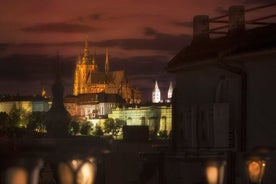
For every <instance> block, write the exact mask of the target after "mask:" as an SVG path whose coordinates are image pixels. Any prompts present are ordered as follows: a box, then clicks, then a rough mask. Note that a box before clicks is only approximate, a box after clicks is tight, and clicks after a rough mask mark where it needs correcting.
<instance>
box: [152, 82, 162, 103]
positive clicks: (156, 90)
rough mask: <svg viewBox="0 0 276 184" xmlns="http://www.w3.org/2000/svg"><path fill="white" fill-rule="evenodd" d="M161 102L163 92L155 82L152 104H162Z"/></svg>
mask: <svg viewBox="0 0 276 184" xmlns="http://www.w3.org/2000/svg"><path fill="white" fill-rule="evenodd" d="M160 102H161V92H160V89H159V87H158V82H157V81H155V85H154V90H153V92H152V103H160Z"/></svg>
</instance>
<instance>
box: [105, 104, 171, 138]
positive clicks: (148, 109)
mask: <svg viewBox="0 0 276 184" xmlns="http://www.w3.org/2000/svg"><path fill="white" fill-rule="evenodd" d="M108 118H112V119H120V120H123V121H125V122H126V125H127V126H134V125H146V126H149V131H150V132H151V133H155V134H156V133H158V132H159V131H167V133H168V134H170V132H171V129H172V106H171V104H158V105H157V104H153V105H150V106H141V107H137V106H136V107H128V108H126V107H125V108H116V109H113V110H112V113H110V114H108Z"/></svg>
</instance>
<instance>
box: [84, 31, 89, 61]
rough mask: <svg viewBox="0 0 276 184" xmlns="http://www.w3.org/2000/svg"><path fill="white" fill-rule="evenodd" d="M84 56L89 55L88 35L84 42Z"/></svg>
mask: <svg viewBox="0 0 276 184" xmlns="http://www.w3.org/2000/svg"><path fill="white" fill-rule="evenodd" d="M83 55H84V57H88V56H89V48H88V36H86V39H85V42H84V53H83Z"/></svg>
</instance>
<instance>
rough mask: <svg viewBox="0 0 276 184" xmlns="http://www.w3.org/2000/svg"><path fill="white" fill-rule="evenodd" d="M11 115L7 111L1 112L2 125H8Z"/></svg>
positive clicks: (0, 122) (2, 126)
mask: <svg viewBox="0 0 276 184" xmlns="http://www.w3.org/2000/svg"><path fill="white" fill-rule="evenodd" d="M8 121H9V115H8V114H7V113H6V112H0V127H1V128H4V127H7V126H8Z"/></svg>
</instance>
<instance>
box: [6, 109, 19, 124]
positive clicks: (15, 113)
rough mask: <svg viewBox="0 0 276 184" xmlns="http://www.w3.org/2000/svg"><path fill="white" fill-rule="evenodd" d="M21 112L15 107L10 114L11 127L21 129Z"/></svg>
mask: <svg viewBox="0 0 276 184" xmlns="http://www.w3.org/2000/svg"><path fill="white" fill-rule="evenodd" d="M20 117H21V111H20V109H18V108H16V106H15V105H14V106H13V107H12V108H11V110H10V112H9V119H8V122H9V125H8V126H9V127H19V125H20V120H21V118H20Z"/></svg>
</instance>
